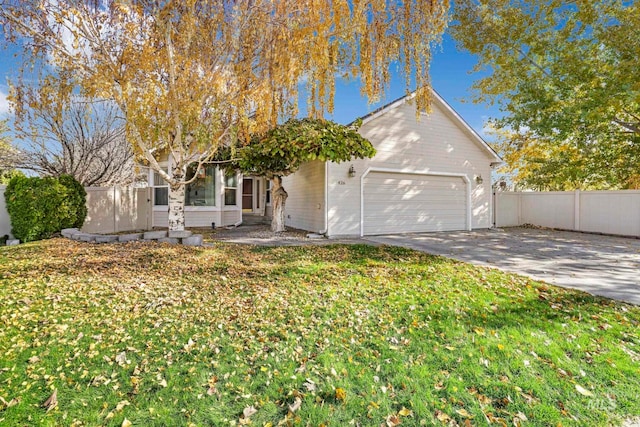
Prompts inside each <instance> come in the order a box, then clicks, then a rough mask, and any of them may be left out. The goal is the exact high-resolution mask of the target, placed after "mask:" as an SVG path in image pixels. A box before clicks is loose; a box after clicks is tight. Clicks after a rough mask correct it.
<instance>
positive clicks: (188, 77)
mask: <svg viewBox="0 0 640 427" xmlns="http://www.w3.org/2000/svg"><path fill="white" fill-rule="evenodd" d="M448 12H449V0H438V1H432V0H407V1H395V0H393V1H372V0H297V1H291V0H237V1H234V0H201V1H195V0H188V1H183V0H169V1H155V0H128V1H124V0H105V1H85V0H56V1H50V2H45V3H43V2H42V1H41V0H0V25H2V26H3V29H4V32H5V36H6V39H7V40H9V41H10V42H12V41H20V39H23V40H22V41H23V43H22V45H23V46H24V47H25V54H26V55H27V57H30V58H32V60H33V62H34V63H36V64H39V63H38V61H46V62H48V63H50V64H52V65H53V66H54V67H55V69H56V76H59V77H60V79H59V81H58V82H52V84H51V85H50V90H51V91H54V90H55V91H56V93H57V94H58V95H59V96H66V97H69V96H71V95H72V94H73V90H72V89H71V88H70V87H68V86H65V85H64V84H60V82H62V83H64V82H65V81H73V82H74V83H77V84H78V85H79V86H80V88H81V94H82V95H83V96H87V97H88V98H91V99H93V98H99V99H107V100H111V101H113V102H115V103H116V104H117V105H118V107H119V109H120V111H122V113H123V115H124V116H125V117H126V133H127V140H128V141H129V142H130V143H131V144H132V145H133V149H134V152H135V154H136V155H137V156H138V158H139V159H140V160H141V161H142V160H143V161H144V162H146V163H147V164H148V165H149V167H150V168H152V169H153V170H154V171H155V172H156V173H157V174H159V175H160V176H161V177H162V178H163V179H164V180H165V181H166V182H167V183H168V186H169V215H168V218H169V219H168V225H169V228H170V229H172V230H180V229H183V228H184V195H185V185H187V184H188V183H189V182H190V180H189V179H188V178H187V175H186V169H187V166H188V165H189V164H191V163H193V162H197V163H199V166H200V165H202V164H203V163H205V162H207V161H209V160H210V159H211V158H212V157H213V156H214V155H215V153H216V151H217V149H218V148H219V147H221V146H223V145H224V144H225V143H228V141H229V139H232V140H236V139H237V140H241V141H242V140H246V139H248V138H249V135H250V134H252V133H254V132H264V131H266V130H268V129H270V128H273V127H274V126H275V125H276V124H277V123H279V122H281V121H282V120H284V119H286V118H289V117H295V116H297V99H298V95H299V91H300V87H301V82H305V83H306V89H307V91H306V92H307V93H308V96H309V97H308V100H307V103H308V106H309V108H308V111H309V115H310V116H313V117H321V116H322V115H323V113H324V112H325V111H329V112H330V111H332V109H333V102H334V95H335V80H336V78H337V77H338V76H348V77H351V78H360V80H361V82H362V93H363V95H366V96H367V97H368V99H369V100H372V101H376V100H378V99H379V98H380V96H381V95H382V94H383V93H384V91H385V90H386V88H387V87H388V85H389V82H390V76H391V75H390V71H389V70H390V66H392V65H393V66H397V67H399V68H400V70H401V71H402V72H403V74H404V76H405V77H406V84H407V89H409V85H411V83H412V82H415V85H416V86H417V87H418V88H420V89H419V90H418V93H417V97H416V103H417V106H418V108H419V109H424V108H426V107H427V105H428V101H429V96H430V91H429V74H428V69H429V63H430V60H431V53H432V48H433V46H434V45H436V44H438V43H439V42H440V37H441V35H442V32H443V31H444V29H445V28H446V26H447V24H448V21H449V15H448ZM39 65H42V64H41V63H40V64H39ZM25 68H26V69H28V67H25ZM36 68H40V69H43V68H44V67H41V66H40V67H36ZM25 82H26V79H23V80H20V79H19V80H18V81H17V82H16V84H15V86H14V90H13V97H14V98H13V99H15V100H19V98H20V91H19V88H20V86H21V85H22V84H25ZM43 89H44V90H47V87H44V88H43ZM16 104H17V105H21V103H20V102H17V103H16ZM167 155H170V158H171V160H172V166H171V168H170V169H171V170H166V169H165V168H163V167H161V166H160V163H159V160H160V157H166V156H167ZM193 179H195V176H194V178H193Z"/></svg>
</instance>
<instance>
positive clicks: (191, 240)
mask: <svg viewBox="0 0 640 427" xmlns="http://www.w3.org/2000/svg"><path fill="white" fill-rule="evenodd" d="M182 244H183V245H185V246H202V234H194V235H192V236H189V237H185V238H183V239H182Z"/></svg>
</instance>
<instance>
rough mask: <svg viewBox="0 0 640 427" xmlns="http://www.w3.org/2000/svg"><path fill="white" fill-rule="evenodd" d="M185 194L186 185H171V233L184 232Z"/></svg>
mask: <svg viewBox="0 0 640 427" xmlns="http://www.w3.org/2000/svg"><path fill="white" fill-rule="evenodd" d="M184 193H185V185H184V184H182V183H180V184H169V231H182V230H184Z"/></svg>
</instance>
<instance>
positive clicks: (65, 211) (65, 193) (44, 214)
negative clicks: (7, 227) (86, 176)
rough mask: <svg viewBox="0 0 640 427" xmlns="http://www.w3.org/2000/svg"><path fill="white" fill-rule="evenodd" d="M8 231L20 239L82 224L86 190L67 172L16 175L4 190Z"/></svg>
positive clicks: (23, 239) (31, 239)
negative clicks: (59, 174) (49, 174)
mask: <svg viewBox="0 0 640 427" xmlns="http://www.w3.org/2000/svg"><path fill="white" fill-rule="evenodd" d="M5 200H6V203H7V211H8V212H9V216H10V218H11V232H12V233H13V235H14V236H15V237H16V238H17V239H20V240H22V241H23V242H30V241H33V240H40V239H46V238H49V237H51V236H52V235H53V234H54V233H57V232H59V231H60V230H62V229H63V228H70V227H81V226H82V224H83V223H84V219H85V217H86V215H87V208H86V205H85V202H86V192H85V191H84V188H82V185H80V184H79V183H78V182H77V181H76V180H75V179H73V178H72V177H70V176H63V177H60V178H52V177H46V178H37V177H24V176H16V177H13V178H12V179H11V181H9V185H8V186H7V188H6V190H5Z"/></svg>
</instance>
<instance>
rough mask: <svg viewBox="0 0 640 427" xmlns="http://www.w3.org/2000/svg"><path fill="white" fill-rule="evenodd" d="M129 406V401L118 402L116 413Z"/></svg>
mask: <svg viewBox="0 0 640 427" xmlns="http://www.w3.org/2000/svg"><path fill="white" fill-rule="evenodd" d="M128 405H129V401H128V400H123V401H122V402H119V403H118V404H117V405H116V412H120V411H122V410H123V409H124V407H125V406H128Z"/></svg>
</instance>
